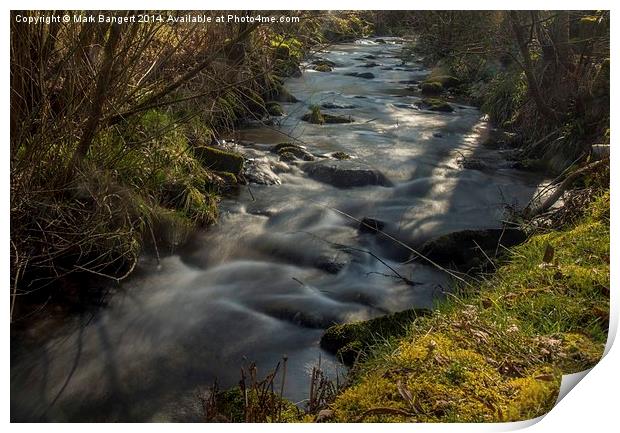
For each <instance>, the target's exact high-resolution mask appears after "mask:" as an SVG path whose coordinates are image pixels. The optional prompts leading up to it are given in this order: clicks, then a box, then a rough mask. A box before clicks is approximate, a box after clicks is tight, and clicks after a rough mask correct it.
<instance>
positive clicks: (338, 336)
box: [321, 309, 428, 365]
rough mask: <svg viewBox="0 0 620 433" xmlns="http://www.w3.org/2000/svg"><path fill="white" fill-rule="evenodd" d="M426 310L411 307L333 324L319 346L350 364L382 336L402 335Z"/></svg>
mask: <svg viewBox="0 0 620 433" xmlns="http://www.w3.org/2000/svg"><path fill="white" fill-rule="evenodd" d="M427 313H428V311H427V310H423V309H412V310H405V311H401V312H399V313H394V314H389V315H387V316H383V317H378V318H376V319H372V320H368V321H365V322H357V323H347V324H343V325H334V326H332V327H330V328H328V329H327V330H326V331H325V333H324V334H323V336H322V337H321V347H322V348H323V349H325V350H327V351H329V352H331V353H335V354H336V355H337V356H338V357H339V358H340V359H342V361H343V362H344V363H345V364H349V365H351V364H352V363H353V362H354V361H355V360H356V358H357V356H358V355H359V354H360V352H361V351H363V350H364V349H365V348H367V347H369V346H370V345H372V344H373V343H374V342H375V341H376V339H377V338H381V337H383V336H392V337H394V336H398V335H402V334H403V333H404V332H405V330H406V328H407V325H409V324H410V323H411V322H413V321H414V320H415V319H416V318H418V317H419V316H423V315H425V314H427Z"/></svg>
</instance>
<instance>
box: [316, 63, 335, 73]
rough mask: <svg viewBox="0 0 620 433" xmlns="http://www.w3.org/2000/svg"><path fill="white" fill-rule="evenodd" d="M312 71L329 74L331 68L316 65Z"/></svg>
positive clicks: (324, 65)
mask: <svg viewBox="0 0 620 433" xmlns="http://www.w3.org/2000/svg"><path fill="white" fill-rule="evenodd" d="M314 70H315V71H318V72H331V71H332V67H331V66H329V65H326V64H320V65H316V66H315V67H314Z"/></svg>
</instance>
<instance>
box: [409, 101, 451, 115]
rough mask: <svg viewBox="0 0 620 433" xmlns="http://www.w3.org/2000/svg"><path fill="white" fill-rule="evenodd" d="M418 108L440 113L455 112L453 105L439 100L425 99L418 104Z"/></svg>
mask: <svg viewBox="0 0 620 433" xmlns="http://www.w3.org/2000/svg"><path fill="white" fill-rule="evenodd" d="M417 106H418V107H419V108H420V109H422V110H429V111H438V112H440V113H452V112H453V111H454V108H452V105H450V104H448V103H447V102H446V101H444V100H443V99H439V98H424V99H422V100H421V101H420V102H418V103H417Z"/></svg>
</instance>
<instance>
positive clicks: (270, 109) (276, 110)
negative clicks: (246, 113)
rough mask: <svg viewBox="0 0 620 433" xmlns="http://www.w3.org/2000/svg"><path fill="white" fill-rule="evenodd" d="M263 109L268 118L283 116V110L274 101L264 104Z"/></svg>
mask: <svg viewBox="0 0 620 433" xmlns="http://www.w3.org/2000/svg"><path fill="white" fill-rule="evenodd" d="M265 109H266V110H267V113H268V114H269V115H270V116H276V117H280V116H283V115H284V110H283V109H282V106H281V105H280V104H279V103H277V102H275V101H270V102H267V103H266V104H265Z"/></svg>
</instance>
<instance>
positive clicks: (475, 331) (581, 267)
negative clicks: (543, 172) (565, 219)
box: [328, 192, 610, 422]
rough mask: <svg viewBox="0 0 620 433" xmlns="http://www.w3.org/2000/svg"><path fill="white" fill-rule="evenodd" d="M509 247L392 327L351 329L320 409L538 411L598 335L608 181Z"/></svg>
mask: <svg viewBox="0 0 620 433" xmlns="http://www.w3.org/2000/svg"><path fill="white" fill-rule="evenodd" d="M509 257H510V258H509V259H508V261H507V263H505V264H503V265H501V266H499V267H498V269H497V271H496V272H495V273H494V274H493V275H492V276H490V277H488V279H487V280H486V281H484V282H482V283H480V284H474V285H473V286H472V287H461V290H460V291H459V292H457V293H456V294H454V295H451V296H449V297H448V298H447V299H446V300H445V301H444V302H440V303H439V304H438V305H437V308H436V309H435V310H434V311H433V313H432V314H430V315H424V316H421V317H417V318H415V319H412V316H409V317H407V318H406V319H405V320H404V321H402V323H401V327H402V329H404V330H405V332H404V336H402V337H396V338H395V337H394V336H393V334H392V333H389V332H388V333H386V332H378V333H374V334H373V333H372V332H367V331H366V332H364V333H357V334H356V336H359V335H364V338H365V340H363V341H358V343H357V344H358V347H360V346H361V347H365V352H364V355H363V356H362V359H363V360H362V361H361V362H359V363H358V364H356V365H355V367H354V369H353V370H352V372H351V375H352V377H351V380H352V385H351V386H350V387H348V388H347V389H346V390H344V391H343V392H342V393H341V394H340V395H339V396H338V397H336V398H335V400H334V402H333V403H332V404H331V405H330V410H331V411H333V412H332V418H330V419H331V420H332V421H335V422H356V421H365V422H391V421H405V422H506V421H517V420H524V419H530V418H535V417H537V416H540V415H543V414H545V413H546V412H548V411H549V410H550V409H551V408H552V407H553V405H554V403H555V401H556V398H557V395H558V392H559V384H560V379H561V376H562V374H569V373H574V372H578V371H583V370H586V369H589V368H592V367H593V366H594V365H595V364H596V363H597V362H598V360H599V359H600V357H601V356H602V353H603V350H604V346H605V342H606V340H607V328H608V323H609V288H610V280H609V192H605V193H603V194H602V195H600V196H599V197H598V198H597V199H596V200H595V201H594V202H593V203H592V204H590V205H589V207H588V209H587V211H586V212H585V215H584V216H583V217H582V218H581V219H580V220H579V221H578V222H577V223H576V224H574V225H572V226H570V227H567V228H564V229H562V230H559V231H551V232H549V233H546V234H538V235H535V236H533V237H531V238H530V239H529V240H528V241H527V242H525V243H524V244H522V245H520V246H518V247H514V248H512V249H511V250H510V252H509ZM341 326H343V327H351V328H353V330H354V329H355V328H357V327H361V326H365V325H364V324H351V325H341ZM394 327H395V325H394V324H392V329H393V328H394ZM334 331H335V330H334ZM334 331H331V332H332V333H333V332H334ZM329 332H330V331H329V330H328V333H329ZM377 341H379V342H380V343H376V342H377ZM351 342H352V341H342V342H341V344H343V346H344V345H346V344H349V343H351Z"/></svg>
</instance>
